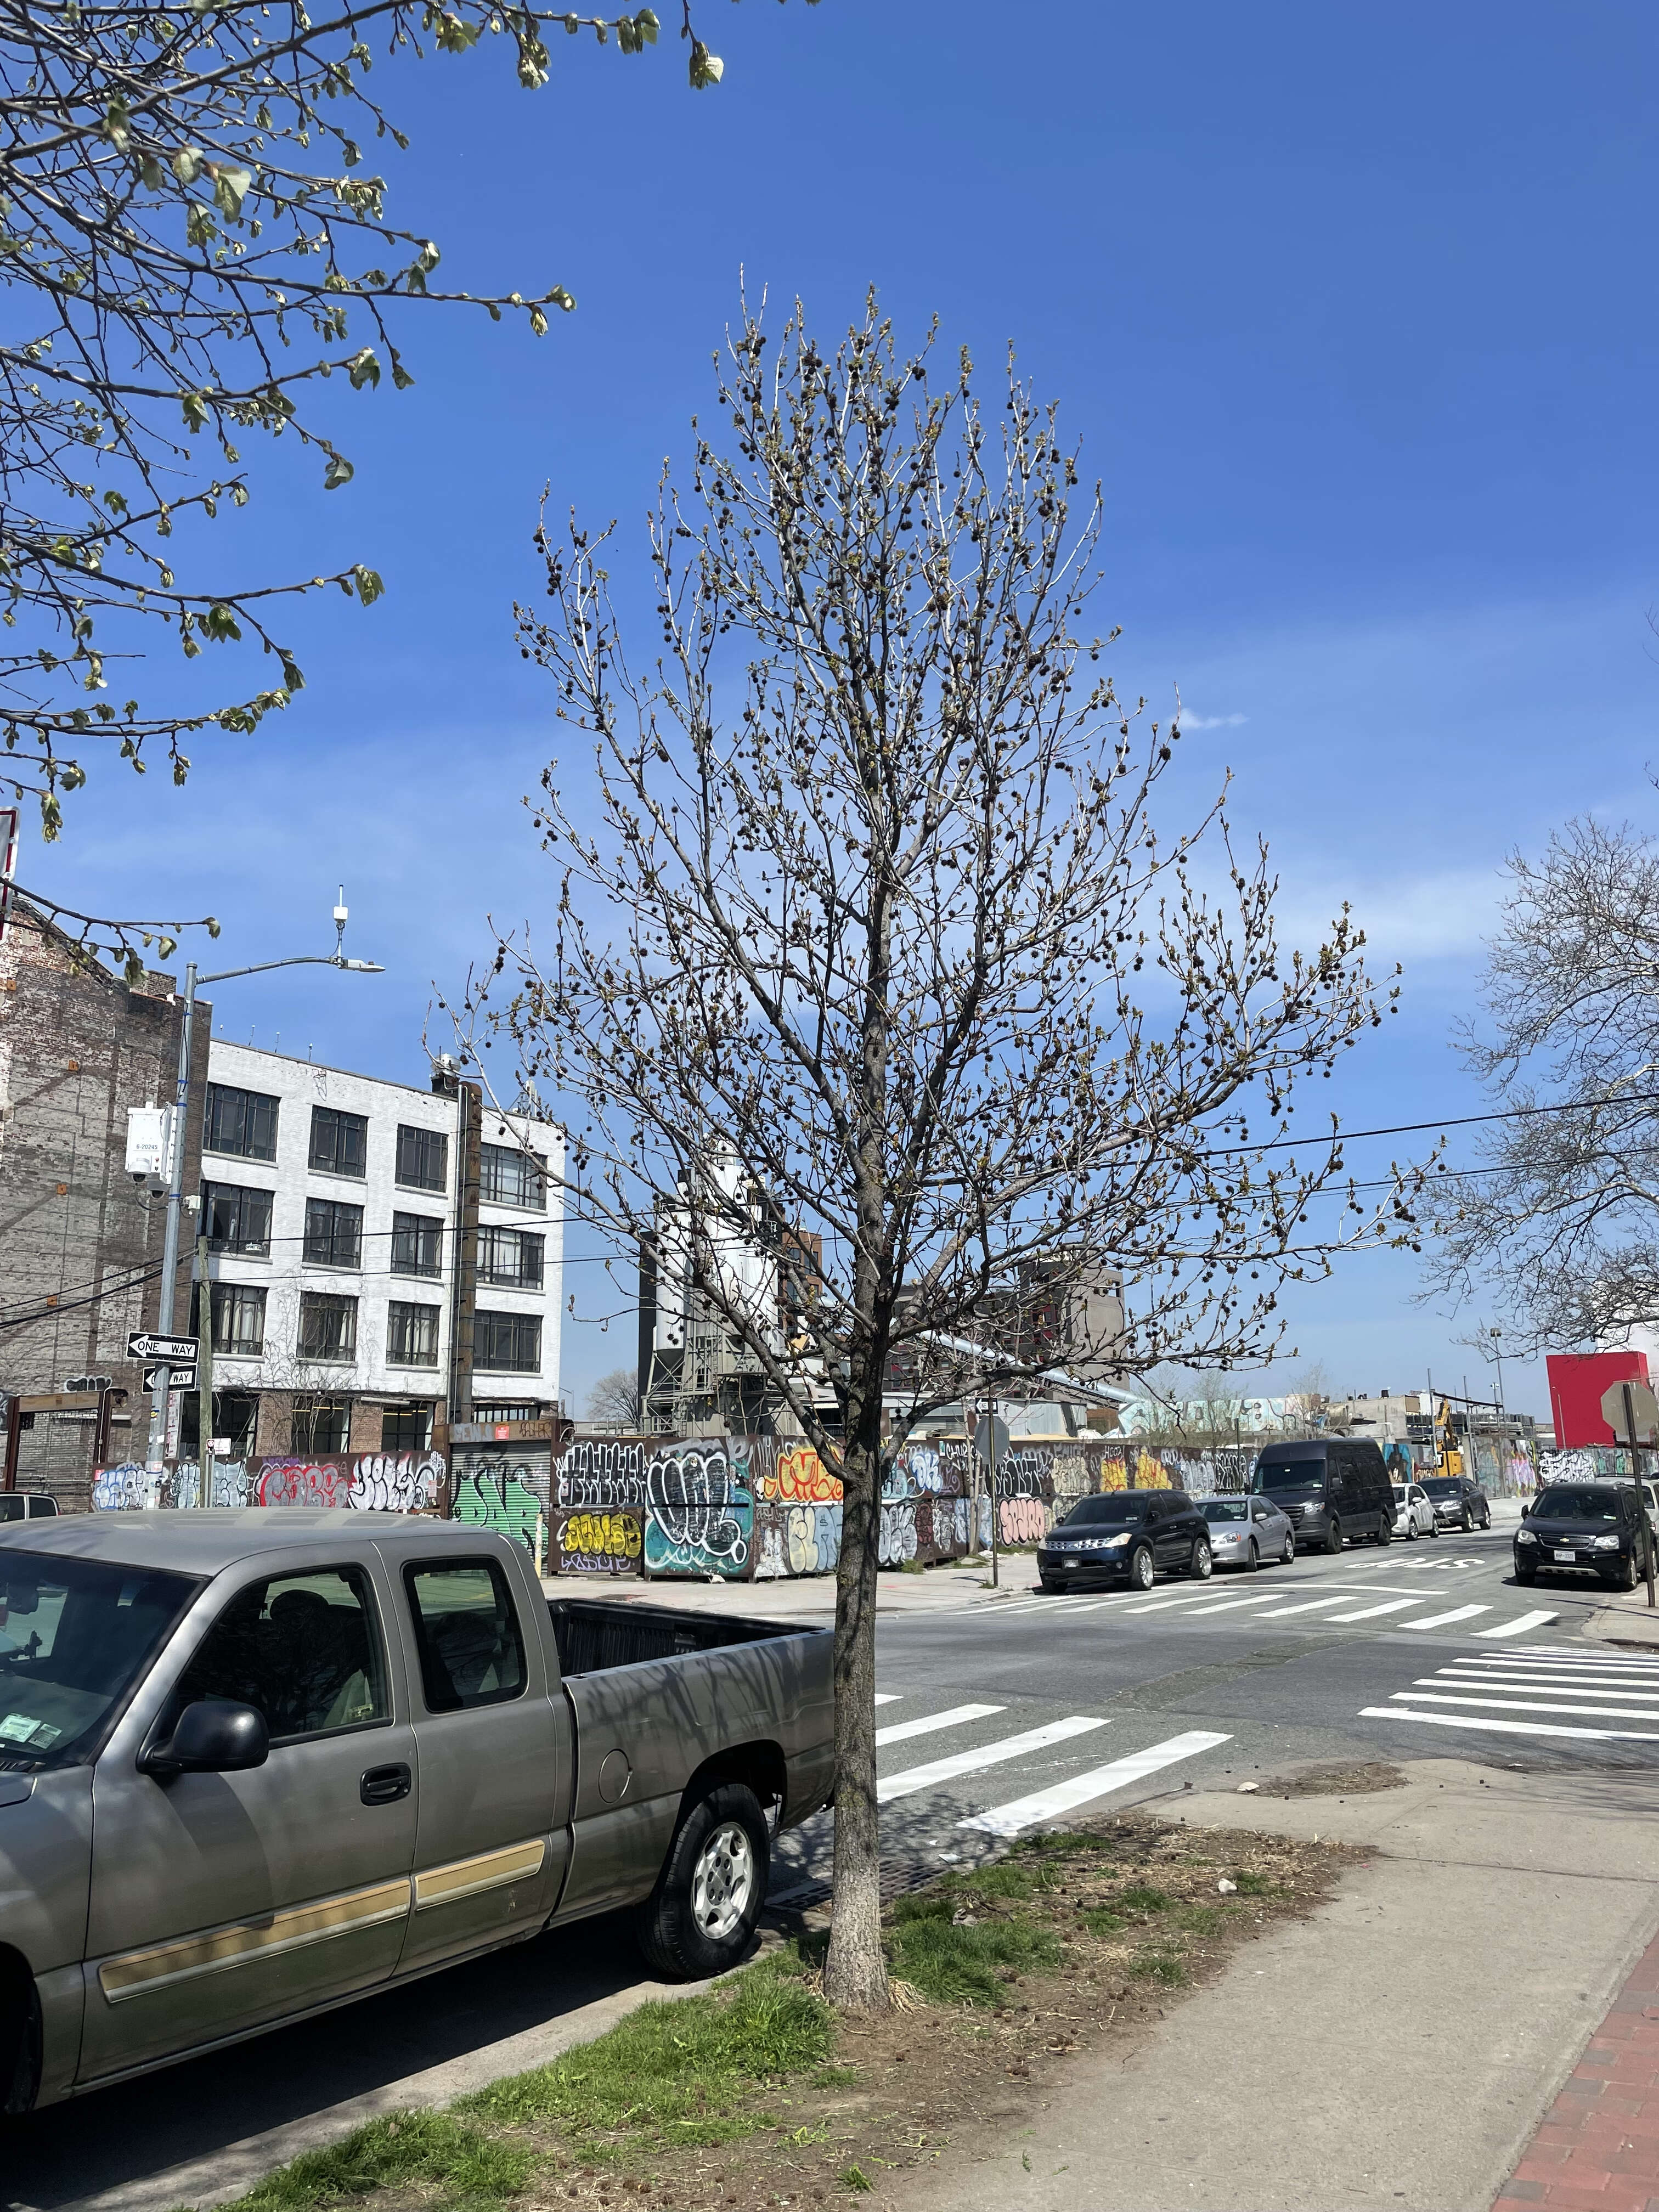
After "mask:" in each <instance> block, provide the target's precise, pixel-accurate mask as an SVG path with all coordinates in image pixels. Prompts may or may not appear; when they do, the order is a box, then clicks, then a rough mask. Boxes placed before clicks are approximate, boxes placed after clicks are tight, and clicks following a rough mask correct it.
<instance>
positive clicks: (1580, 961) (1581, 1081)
mask: <svg viewBox="0 0 1659 2212" xmlns="http://www.w3.org/2000/svg"><path fill="white" fill-rule="evenodd" d="M1507 873H1508V877H1509V886H1510V888H1509V895H1508V896H1507V897H1506V899H1505V900H1504V908H1503V920H1502V925H1501V927H1500V929H1499V931H1498V935H1497V936H1496V938H1494V939H1493V940H1492V944H1491V945H1490V947H1489V957H1488V960H1487V965H1486V980H1485V991H1484V998H1485V1003H1486V1012H1487V1015H1488V1022H1487V1024H1486V1026H1485V1027H1484V1028H1477V1027H1476V1026H1475V1025H1474V1024H1466V1025H1465V1026H1464V1028H1463V1030H1462V1032H1461V1036H1460V1042H1461V1046H1462V1052H1463V1055H1464V1058H1465V1060H1467V1062H1468V1066H1470V1067H1471V1068H1472V1069H1473V1070H1474V1073H1475V1074H1476V1075H1478V1076H1479V1077H1480V1079H1481V1080H1482V1081H1483V1082H1485V1083H1486V1085H1488V1086H1489V1087H1490V1089H1491V1091H1492V1094H1493V1097H1494V1101H1495V1103H1498V1105H1500V1106H1501V1107H1503V1108H1505V1109H1510V1110H1511V1111H1512V1112H1513V1114H1514V1115H1515V1118H1514V1119H1512V1120H1510V1121H1505V1122H1503V1123H1500V1124H1498V1125H1497V1127H1496V1128H1495V1130H1494V1132H1493V1133H1492V1134H1490V1135H1488V1136H1486V1138H1485V1139H1483V1141H1482V1143H1481V1146H1480V1152H1481V1155H1482V1158H1483V1165H1482V1166H1481V1167H1480V1169H1478V1170H1475V1171H1474V1173H1472V1174H1470V1175H1468V1176H1462V1177H1460V1178H1459V1179H1458V1180H1457V1182H1456V1183H1455V1185H1454V1186H1452V1188H1451V1189H1450V1190H1449V1191H1448V1190H1447V1189H1446V1188H1445V1187H1444V1186H1442V1187H1441V1188H1439V1190H1437V1198H1438V1200H1439V1204H1438V1206H1437V1219H1436V1224H1435V1225H1436V1228H1437V1231H1438V1243H1437V1263H1436V1266H1435V1269H1434V1273H1433V1279H1431V1282H1430V1283H1429V1284H1428V1285H1426V1286H1425V1291H1424V1293H1423V1295H1424V1297H1425V1298H1439V1297H1443V1296H1444V1295H1445V1294H1446V1293H1447V1292H1448V1291H1449V1292H1450V1293H1451V1295H1452V1297H1454V1299H1455V1300H1456V1301H1458V1302H1460V1303H1461V1302H1462V1300H1464V1299H1467V1298H1471V1297H1475V1296H1476V1295H1477V1291H1484V1290H1485V1286H1487V1285H1489V1286H1490V1292H1489V1295H1490V1297H1491V1300H1492V1304H1493V1306H1494V1307H1495V1308H1496V1310H1497V1312H1498V1315H1499V1316H1501V1321H1502V1340H1503V1346H1504V1352H1505V1353H1509V1352H1514V1353H1515V1354H1516V1355H1517V1356H1521V1357H1524V1356H1526V1355H1527V1354H1528V1353H1530V1352H1537V1351H1539V1350H1541V1349H1542V1348H1544V1347H1546V1346H1557V1347H1559V1346H1583V1345H1586V1344H1595V1342H1596V1341H1597V1340H1601V1339H1603V1338H1606V1337H1613V1338H1620V1337H1622V1336H1623V1335H1624V1334H1625V1333H1626V1331H1627V1330H1628V1329H1629V1328H1632V1326H1634V1325H1638V1324H1640V1325H1644V1326H1647V1327H1653V1326H1655V1325H1659V849H1656V848H1655V844H1654V841H1653V840H1652V838H1650V836H1647V835H1645V834H1644V832H1642V831H1639V830H1638V829H1632V827H1631V826H1630V825H1629V824H1628V823H1620V824H1619V825H1617V826H1616V827H1611V828H1610V827H1607V826H1605V825H1604V824H1602V823H1599V822H1594V821H1589V820H1580V821H1573V822H1570V823H1567V824H1566V826H1565V828H1564V829H1561V830H1560V831H1559V832H1558V833H1557V835H1556V836H1553V837H1552V838H1551V840H1550V842H1549V844H1548V846H1547V848H1546V850H1545V853H1544V855H1543V857H1542V859H1541V860H1536V861H1534V860H1527V859H1526V858H1524V857H1523V856H1522V854H1518V853H1517V854H1514V855H1512V857H1511V858H1510V861H1509V863H1508V867H1507Z"/></svg>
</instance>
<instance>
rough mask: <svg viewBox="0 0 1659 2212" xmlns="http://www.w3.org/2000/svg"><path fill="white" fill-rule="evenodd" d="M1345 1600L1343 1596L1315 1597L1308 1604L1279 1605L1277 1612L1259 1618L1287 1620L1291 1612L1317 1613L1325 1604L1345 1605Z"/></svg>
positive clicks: (1264, 1614)
mask: <svg viewBox="0 0 1659 2212" xmlns="http://www.w3.org/2000/svg"><path fill="white" fill-rule="evenodd" d="M1346 1603H1347V1599H1346V1598H1344V1597H1316V1598H1315V1599H1314V1601H1313V1602H1312V1603H1311V1604H1310V1605H1284V1606H1280V1607H1279V1611H1278V1612H1277V1613H1263V1614H1262V1616H1261V1618H1262V1620H1289V1619H1290V1617H1291V1614H1292V1613H1318V1612H1321V1611H1322V1609H1323V1608H1324V1607H1326V1606H1330V1605H1346Z"/></svg>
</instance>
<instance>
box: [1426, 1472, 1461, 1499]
mask: <svg viewBox="0 0 1659 2212" xmlns="http://www.w3.org/2000/svg"><path fill="white" fill-rule="evenodd" d="M1423 1487H1424V1489H1425V1490H1426V1491H1427V1492H1428V1493H1429V1495H1430V1497H1431V1498H1456V1497H1457V1496H1459V1495H1460V1493H1461V1492H1462V1488H1463V1486H1462V1483H1461V1482H1460V1481H1459V1480H1458V1479H1457V1477H1456V1476H1455V1474H1434V1475H1431V1476H1430V1477H1429V1479H1428V1480H1427V1481H1426V1482H1425V1484H1424V1485H1423Z"/></svg>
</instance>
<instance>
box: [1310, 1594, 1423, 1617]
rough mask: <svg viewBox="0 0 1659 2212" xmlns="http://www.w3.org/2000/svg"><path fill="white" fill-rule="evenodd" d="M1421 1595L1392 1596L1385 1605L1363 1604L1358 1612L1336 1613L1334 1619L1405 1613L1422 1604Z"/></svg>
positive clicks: (1333, 1615)
mask: <svg viewBox="0 0 1659 2212" xmlns="http://www.w3.org/2000/svg"><path fill="white" fill-rule="evenodd" d="M1422 1603H1423V1600H1422V1599H1421V1598H1420V1597H1391V1598H1389V1601H1387V1603H1386V1604H1383V1605H1368V1606H1363V1607H1361V1608H1360V1610H1359V1611H1358V1613H1333V1614H1332V1615H1331V1619H1332V1620H1376V1616H1377V1615H1378V1613H1404V1612H1405V1611H1406V1610H1407V1607H1410V1606H1413V1605H1421V1604H1422Z"/></svg>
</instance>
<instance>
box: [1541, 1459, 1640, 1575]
mask: <svg viewBox="0 0 1659 2212" xmlns="http://www.w3.org/2000/svg"><path fill="white" fill-rule="evenodd" d="M1521 1510H1522V1515H1523V1516H1524V1518H1523V1520H1522V1526H1521V1527H1520V1528H1517V1529H1516V1532H1515V1579H1516V1582H1518V1583H1529V1582H1533V1581H1535V1580H1536V1578H1537V1577H1538V1576H1539V1575H1541V1574H1551V1575H1553V1574H1581V1575H1582V1574H1593V1575H1596V1576H1599V1577H1600V1578H1601V1580H1602V1581H1603V1582H1605V1583H1611V1585H1612V1586H1613V1589H1626V1590H1628V1589H1635V1587H1636V1584H1637V1581H1638V1577H1645V1575H1646V1573H1647V1547H1648V1545H1649V1544H1650V1542H1651V1541H1652V1538H1651V1537H1650V1534H1649V1531H1648V1523H1647V1516H1646V1514H1645V1513H1644V1511H1643V1510H1642V1502H1641V1499H1640V1498H1638V1495H1637V1492H1636V1488H1635V1486H1634V1485H1633V1484H1632V1483H1628V1482H1553V1483H1551V1484H1550V1485H1549V1486H1548V1488H1547V1489H1545V1490H1541V1491H1540V1492H1539V1493H1538V1495H1537V1497H1536V1498H1534V1499H1533V1501H1532V1503H1531V1504H1530V1505H1523V1506H1522V1509H1521Z"/></svg>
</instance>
